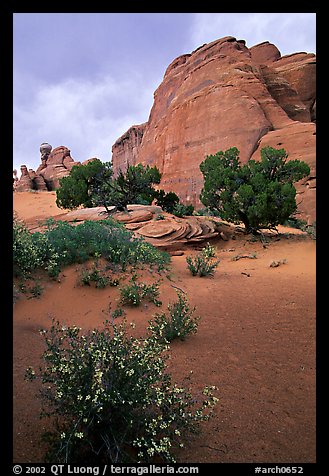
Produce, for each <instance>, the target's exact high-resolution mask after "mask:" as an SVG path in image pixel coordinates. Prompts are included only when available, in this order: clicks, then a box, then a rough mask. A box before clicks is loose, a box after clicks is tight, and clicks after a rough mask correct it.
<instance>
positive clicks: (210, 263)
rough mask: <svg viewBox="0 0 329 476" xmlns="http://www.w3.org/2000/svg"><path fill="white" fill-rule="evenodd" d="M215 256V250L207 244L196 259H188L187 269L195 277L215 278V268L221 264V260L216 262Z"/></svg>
mask: <svg viewBox="0 0 329 476" xmlns="http://www.w3.org/2000/svg"><path fill="white" fill-rule="evenodd" d="M215 256H216V252H215V248H214V247H213V246H212V245H210V244H209V243H207V245H206V246H205V247H204V248H203V249H202V250H201V251H200V253H198V254H197V255H196V256H195V257H194V258H192V257H191V256H187V257H186V262H187V267H188V269H189V270H190V271H191V273H192V275H193V276H197V275H199V276H200V277H202V276H213V274H214V270H215V268H217V266H218V264H219V263H220V260H217V261H214V259H213V258H214V257H215Z"/></svg>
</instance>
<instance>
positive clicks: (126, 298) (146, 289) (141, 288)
mask: <svg viewBox="0 0 329 476" xmlns="http://www.w3.org/2000/svg"><path fill="white" fill-rule="evenodd" d="M136 279H137V276H136V275H134V276H133V277H132V278H131V280H130V283H131V284H127V285H126V286H124V287H122V288H121V289H120V294H121V303H122V304H123V305H128V306H139V305H140V303H141V302H142V300H143V299H146V300H147V301H150V302H153V303H154V304H155V305H156V306H161V304H162V303H161V301H159V300H158V299H157V298H158V296H159V283H154V284H149V285H148V284H145V283H138V282H137V281H136Z"/></svg>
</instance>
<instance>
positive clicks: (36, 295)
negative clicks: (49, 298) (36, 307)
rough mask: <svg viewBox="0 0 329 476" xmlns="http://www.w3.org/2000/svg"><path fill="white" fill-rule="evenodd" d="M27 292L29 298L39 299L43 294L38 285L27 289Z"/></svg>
mask: <svg viewBox="0 0 329 476" xmlns="http://www.w3.org/2000/svg"><path fill="white" fill-rule="evenodd" d="M29 292H30V294H31V298H37V299H39V298H40V296H41V295H42V293H43V287H42V286H41V285H40V284H39V283H36V284H35V285H34V286H32V287H31V288H30V289H29Z"/></svg>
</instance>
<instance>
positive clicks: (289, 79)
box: [112, 36, 316, 223]
mask: <svg viewBox="0 0 329 476" xmlns="http://www.w3.org/2000/svg"><path fill="white" fill-rule="evenodd" d="M315 62H316V57H315V55H314V54H308V53H296V54H293V55H287V56H283V57H281V54H280V52H279V50H278V49H277V47H276V46H275V45H273V44H271V43H269V42H264V43H261V44H259V45H256V46H253V47H252V48H247V47H246V45H245V41H243V40H237V39H236V38H234V37H231V36H229V37H225V38H221V39H219V40H216V41H213V42H211V43H208V44H205V45H203V46H201V47H199V48H197V49H196V50H194V51H193V52H192V53H190V54H184V55H182V56H179V57H178V58H176V59H175V60H174V61H173V62H172V63H171V64H170V65H169V66H168V68H167V70H166V72H165V75H164V78H163V81H162V83H161V84H160V86H159V87H158V89H157V90H156V91H155V93H154V104H153V107H152V109H151V112H150V116H149V119H148V121H147V123H145V124H142V125H140V126H132V128H130V129H129V130H128V131H127V132H126V133H125V134H123V135H122V136H121V137H120V138H119V139H118V140H117V141H116V142H115V144H114V145H113V147H112V160H113V165H114V169H115V170H116V171H118V170H119V169H125V167H126V166H127V164H128V163H129V164H136V163H139V162H140V163H142V164H144V165H146V164H149V165H156V166H157V167H158V168H159V170H160V172H161V173H162V180H161V188H163V189H164V190H166V191H170V190H172V191H174V192H175V193H177V195H179V197H180V199H181V200H182V201H183V202H184V203H192V204H193V205H194V206H196V207H197V208H198V207H200V206H202V205H201V204H200V202H199V194H200V191H201V188H202V186H203V177H202V174H201V172H200V169H199V165H200V163H201V162H202V161H203V160H204V159H205V157H206V155H208V154H213V153H216V152H217V151H218V150H226V149H228V148H229V147H233V146H235V147H237V148H238V149H239V150H240V159H241V162H246V161H247V160H249V159H250V158H251V157H253V158H257V157H259V151H260V148H261V147H263V146H264V145H265V144H270V145H272V144H273V147H278V148H281V147H283V148H285V149H286V151H287V152H288V154H289V158H290V159H295V158H300V159H303V160H305V161H307V162H308V163H309V165H310V167H311V169H312V170H311V176H310V177H309V178H308V179H307V180H306V181H304V182H303V183H301V184H298V191H299V195H300V197H302V204H301V206H300V209H299V211H300V212H301V215H300V217H301V218H303V219H306V220H308V222H309V223H312V222H313V221H314V220H315V205H314V204H315V199H314V192H315V188H314V184H315V124H314V121H315V112H316V108H315V67H316V65H315Z"/></svg>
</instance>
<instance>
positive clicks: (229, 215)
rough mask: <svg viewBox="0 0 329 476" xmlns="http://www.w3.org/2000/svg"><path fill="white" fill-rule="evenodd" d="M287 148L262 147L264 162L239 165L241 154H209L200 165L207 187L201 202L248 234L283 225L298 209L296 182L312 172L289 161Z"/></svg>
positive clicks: (204, 188) (302, 163) (299, 162)
mask: <svg viewBox="0 0 329 476" xmlns="http://www.w3.org/2000/svg"><path fill="white" fill-rule="evenodd" d="M287 158H288V155H287V153H286V151H285V150H284V149H274V148H272V147H263V148H262V149H261V160H260V161H255V160H253V159H252V160H249V161H248V162H247V163H245V164H242V165H241V164H240V161H239V151H238V149H237V148H236V147H231V148H230V149H228V150H226V151H225V152H223V151H219V152H217V153H216V154H215V155H208V156H207V157H206V159H205V160H204V161H203V162H202V163H201V164H200V170H201V172H202V174H203V176H204V187H203V189H202V191H201V195H200V200H201V202H202V203H203V204H204V205H205V206H206V207H208V208H210V209H212V210H217V211H218V212H219V213H220V215H221V217H222V218H223V219H224V220H228V221H231V222H233V223H237V224H239V223H241V222H242V223H243V224H244V226H245V232H246V233H257V231H258V230H260V229H262V228H269V229H271V228H275V227H276V226H277V225H279V224H283V223H284V222H285V221H286V220H287V219H288V218H289V216H291V215H293V214H294V213H295V212H296V210H297V204H296V189H295V187H294V185H293V183H294V182H297V181H299V180H301V179H302V178H303V177H306V176H307V175H308V174H309V173H310V168H309V166H308V165H307V164H306V163H305V162H302V161H299V160H289V161H288V160H287Z"/></svg>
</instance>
